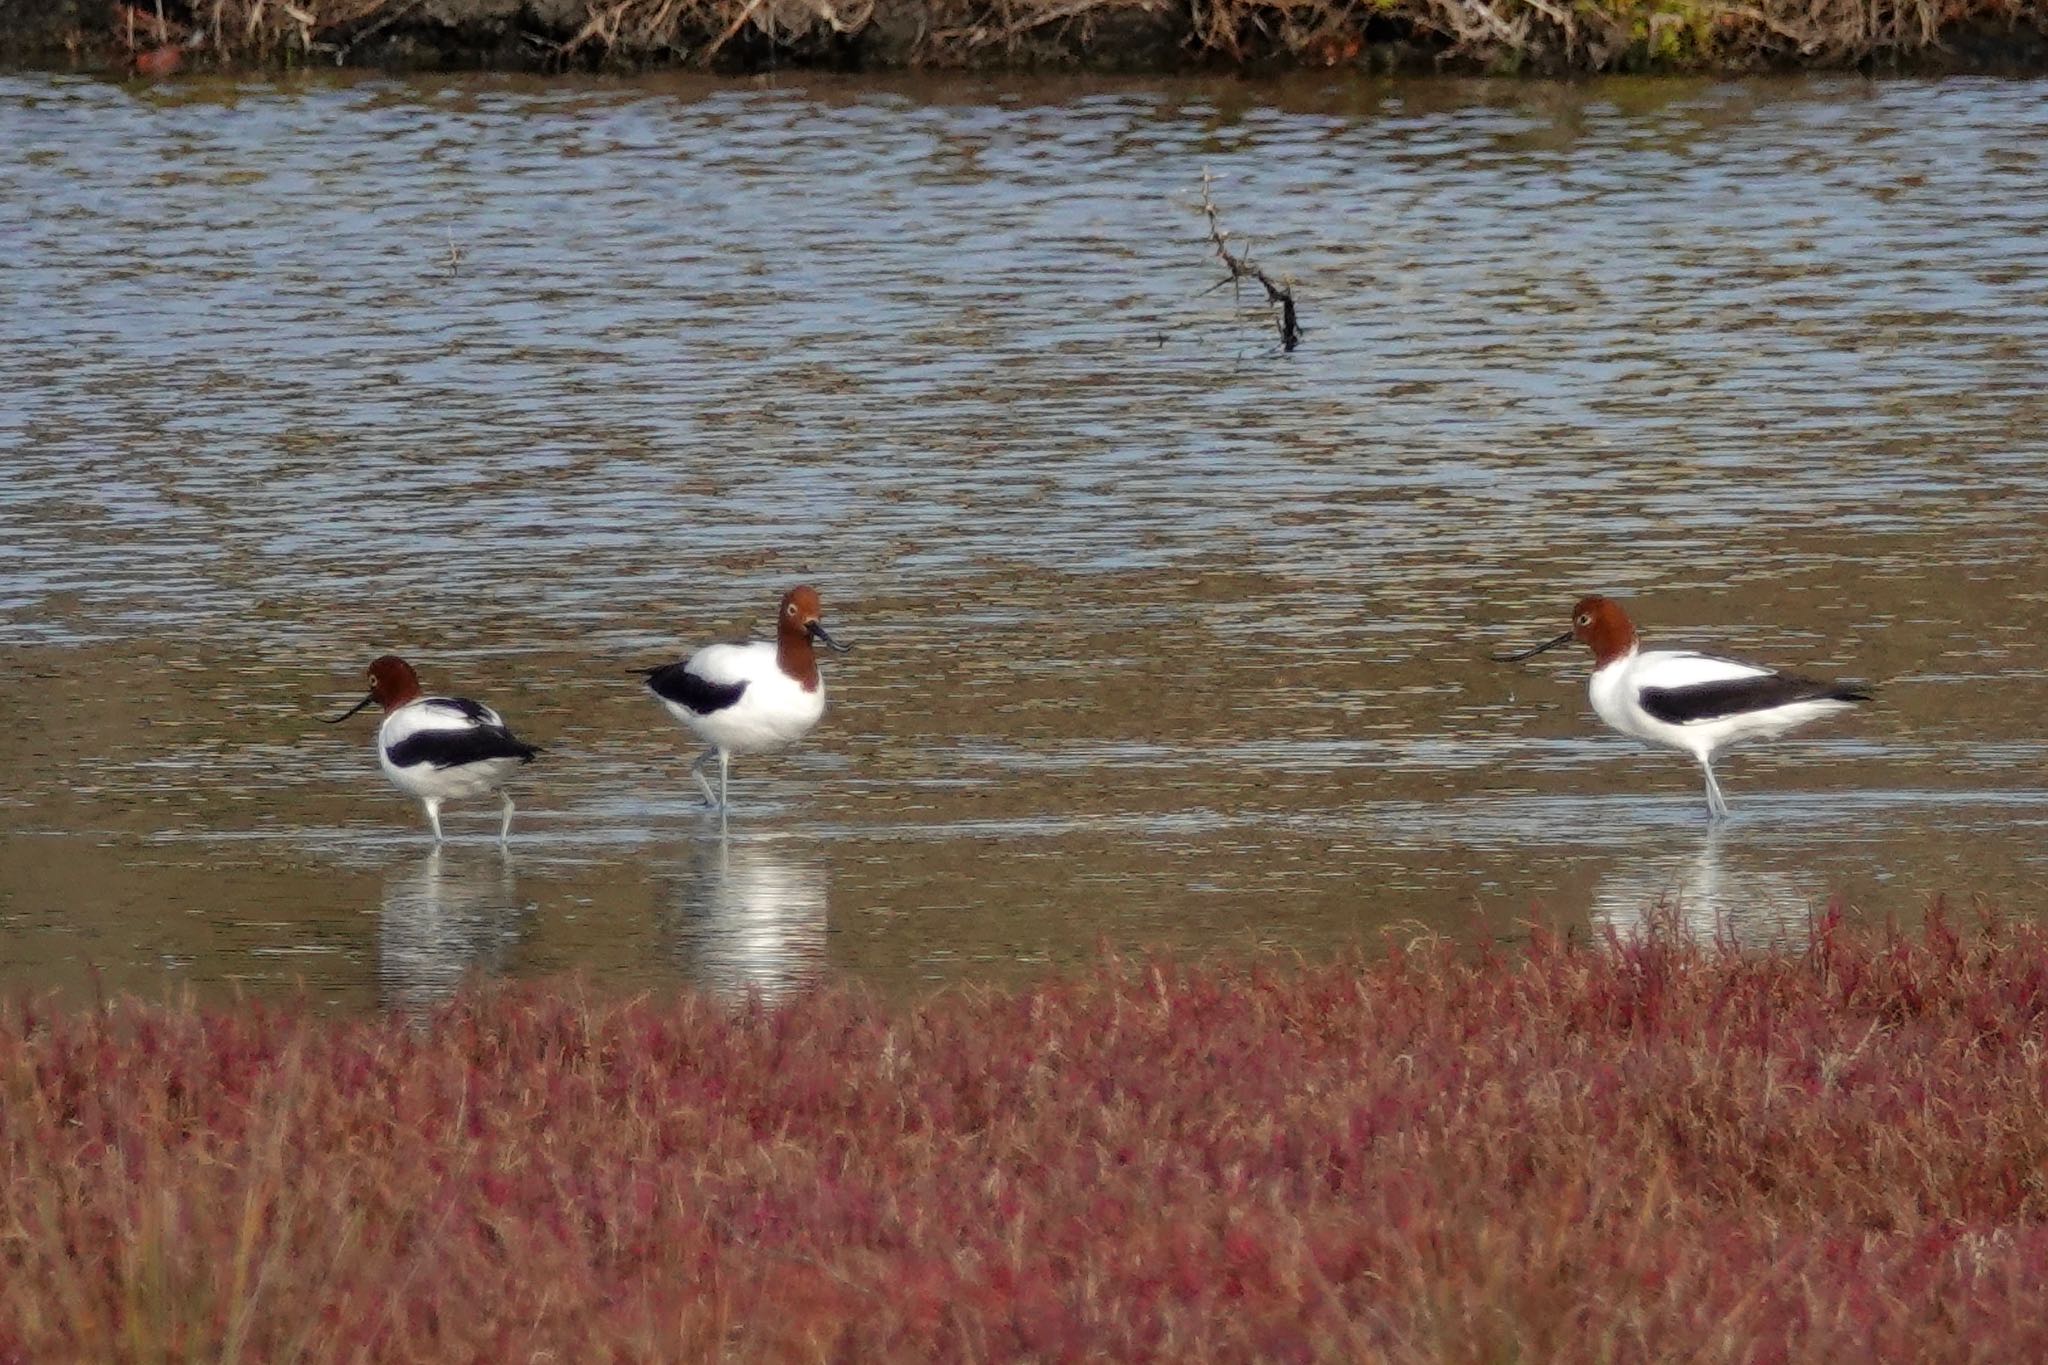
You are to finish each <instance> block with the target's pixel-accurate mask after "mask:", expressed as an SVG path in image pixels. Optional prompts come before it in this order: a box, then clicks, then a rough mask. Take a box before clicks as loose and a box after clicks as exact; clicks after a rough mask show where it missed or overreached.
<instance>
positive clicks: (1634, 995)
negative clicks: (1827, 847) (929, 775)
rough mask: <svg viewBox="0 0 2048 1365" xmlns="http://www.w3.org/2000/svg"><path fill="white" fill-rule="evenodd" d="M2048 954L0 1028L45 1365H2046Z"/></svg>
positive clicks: (1868, 940) (33, 1312) (513, 996)
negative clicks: (422, 1017) (1968, 1362)
mask: <svg viewBox="0 0 2048 1365" xmlns="http://www.w3.org/2000/svg"><path fill="white" fill-rule="evenodd" d="M2044 1015H2048V931H2044V930H2042V929H2040V928H2036V927H2032V926H2008V925H1999V924H1989V925H1984V926H1980V927H1978V928H1975V929H1972V930H1969V931H1966V932H1963V933H1960V934H1958V933H1956V932H1954V931H1952V930H1951V929H1950V928H1949V927H1948V926H1947V925H1946V924H1945V923H1943V922H1942V921H1940V920H1938V919H1937V920H1933V921H1930V922H1929V923H1928V924H1927V925H1925V926H1924V927H1923V928H1922V929H1921V930H1920V931H1918V932H1916V933H1914V934H1911V935H1898V934H1894V933H1891V932H1889V931H1885V930H1880V929H1871V928H1860V929H1859V928H1851V927H1847V926H1844V925H1843V924H1842V923H1841V922H1840V921H1839V920H1838V919H1837V918H1835V917H1833V916H1830V917H1829V918H1828V919H1826V920H1824V921H1823V922H1822V923H1821V924H1820V925H1819V926H1817V928H1816V930H1815V933H1814V937H1813V939H1812V941H1811V943H1810V944H1809V946H1808V947H1807V948H1806V950H1805V951H1803V952H1800V953H1793V954H1789V955H1744V954H1742V953H1739V952H1737V951H1735V950H1734V949H1732V948H1721V947H1702V946H1698V945H1695V944H1691V943H1687V942H1682V941H1679V940H1678V939H1677V938H1676V937H1675V936H1672V935H1652V936H1650V937H1648V938H1646V939H1644V940H1642V941H1636V942H1628V943H1608V944H1601V945H1595V946H1590V947H1588V946H1583V945H1579V946H1574V945H1571V944H1566V943H1561V942H1558V941H1556V940H1554V939H1551V938H1548V937H1543V936H1539V938H1538V939H1537V941H1536V942H1535V943H1534V944H1533V945H1532V946H1530V947H1529V948H1527V949H1526V950H1520V951H1517V952H1514V953H1511V954H1497V953H1494V952H1491V951H1476V952H1475V951H1473V950H1469V949H1463V948H1459V947H1457V946H1455V945H1449V944H1445V943H1441V942H1436V941H1430V942H1424V943H1421V944H1418V945H1409V946H1406V947H1400V946H1396V947H1394V948H1393V949H1392V950H1391V951H1390V952H1389V953H1388V954H1387V955H1386V956H1385V957H1383V958H1380V959H1376V960H1372V961H1349V962H1343V963H1338V964H1333V965H1326V966H1308V967H1302V966H1285V967H1276V966H1274V965H1272V964H1270V963H1259V962H1255V963H1250V964H1228V963H1224V964H1208V965H1190V964H1185V963H1177V962H1170V961H1144V962H1131V961H1122V962H1119V961H1111V962H1107V963H1105V964H1103V965H1102V966H1100V967H1099V968H1097V969H1096V970H1094V971H1092V972H1090V973H1086V974H1081V975H1078V976H1071V977H1067V978H1063V979H1057V980H1053V981H1049V982H1047V983H1045V984H1043V985H1041V986H1038V987H1035V988H1032V989H1028V990H1019V991H968V990H956V991H952V992H949V993H946V994H944V995H941V996H939V997H937V998H936V999H933V1000H930V1001H928V1002H926V1003H924V1004H922V1005H919V1006H917V1007H915V1008H910V1009H901V1010H892V1009H888V1008H884V1007H882V1006H880V1005H878V1004H876V1003H874V1002H873V1001H871V1000H868V999H866V998H864V997H862V996H860V995H858V994H857V993H852V992H847V991H842V990H837V989H832V990H825V991H822V992H819V993H816V994H813V995H808V996H804V997H801V998H799V999H797V1000H795V1001H793V1002H791V1003H789V1004H787V1005H786V1006H784V1007H781V1008H778V1009H773V1010H770V1009H765V1008H760V1007H750V1008H742V1009H740V1010H738V1011H736V1012H735V1011H732V1010H728V1009H723V1008H720V1007H718V1006H716V1005H714V1004H712V1003H710V1002H709V1001H707V1000H703V999H699V998H693V997H683V998H678V999H673V1000H648V999H642V1000H637V1001H630V1002H597V1001H593V1000H591V999H589V998H586V997H585V996H584V995H583V994H581V993H579V992H578V991H577V990H576V989H575V988H574V987H573V986H570V987H564V986H560V985H556V986H536V987H520V988H510V989H496V990H491V991H488V992H485V993H483V994H480V995H478V996H475V997H473V998H470V999H467V1000H465V1001H462V1002H460V1003H458V1004H457V1005H455V1006H454V1007H452V1008H450V1009H448V1010H446V1011H444V1012H442V1013H440V1014H438V1015H436V1016H434V1017H433V1018H432V1019H430V1020H428V1021H426V1022H425V1023H424V1024H421V1023H419V1022H416V1021H410V1020H406V1019H400V1018H383V1019H334V1018H323V1017H320V1016H317V1015H312V1014H307V1013H299V1012H294V1011H289V1010H287V1011H279V1010H275V1009H270V1008H264V1007H258V1006H247V1007H242V1008H237V1009H227V1010H213V1009H207V1010H200V1009H194V1008H165V1007H158V1006H142V1005H136V1004H132V1003H123V1004H119V1005H116V1006H113V1007H111V1008H107V1009H102V1010H82V1011H67V1010H58V1009H52V1008H45V1007H42V1006H36V1005H22V1004H18V1003H17V1004H15V1005H13V1006H11V1007H8V1008H7V1009H6V1010H5V1011H4V1017H0V1169H4V1171H5V1172H6V1181H5V1185H4V1188H0V1358H4V1359H34V1360H44V1359H92V1360H108V1361H113V1360H143V1359H152V1360H153V1359H161V1358H170V1357H176V1358H205V1359H234V1358H240V1359H252V1360H254V1359H263V1360H275V1359H304V1360H383V1359H408V1360H426V1359H435V1360H438V1359H498V1360H510V1359H518V1360H526V1359H558V1360H570V1359H673V1360H685V1359H706V1358H712V1357H714V1356H715V1357H717V1358H720V1359H740V1360H814V1359H819V1358H834V1359H861V1360H904V1361H909V1360H918V1361H923V1360H940V1359H949V1360H966V1359H1035V1360H1052V1359H1074V1358H1081V1357H1084V1356H1085V1357H1088V1358H1107V1359H1118V1360H1135V1359H1172V1360H1189V1361H1200V1360H1255V1359H1257V1360H1276V1359H1277V1360H1370V1359H1385V1360H1415V1361H1422V1360H1431V1361H1435V1360H1479V1359H1487V1360H1495V1359H1556V1360H1567V1359H1568V1360H1590V1359H1650V1358H1662V1359H1687V1360H1703V1361H1711V1360H1752V1359H1790V1360H1842V1359H1882V1360H1905V1359H1930V1358H1949V1359H1956V1358H1965V1357H1967V1358H1981V1359H2036V1358H2041V1357H2042V1356H2043V1354H2044V1353H2048V1320H2044V1319H2043V1317H2042V1315H2041V1314H2040V1313H2039V1312H2038V1311H2037V1299H2038V1284H2039V1281H2040V1271H2041V1267H2042V1264H2043V1262H2044V1258H2048V1052H2044V1048H2043V1045H2042V1043H2043V1023H2044Z"/></svg>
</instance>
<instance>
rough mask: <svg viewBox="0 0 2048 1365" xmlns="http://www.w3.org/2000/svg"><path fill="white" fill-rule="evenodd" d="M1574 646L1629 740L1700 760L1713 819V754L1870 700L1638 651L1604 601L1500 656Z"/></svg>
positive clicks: (1586, 605)
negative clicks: (1585, 657)
mask: <svg viewBox="0 0 2048 1365" xmlns="http://www.w3.org/2000/svg"><path fill="white" fill-rule="evenodd" d="M1573 640H1578V641H1580V642H1582V643H1584V644H1585V645H1586V646H1587V647H1589V648H1590V649H1591V650H1592V651H1593V678H1592V682H1591V683H1590V684H1589V687H1588V690H1589V691H1590V693H1591V694H1592V698H1593V710H1594V711H1595V712H1596V713H1598V715H1599V717H1600V719H1602V720H1604V721H1606V722H1607V723H1608V725H1610V726H1612V727H1613V728H1614V729H1616V730H1619V731H1621V733H1623V734H1625V735H1632V736H1634V737H1635V738H1637V739H1646V740H1648V741H1649V742H1650V743H1652V744H1663V745H1668V746H1669V747H1671V748H1673V749H1683V750H1684V751H1685V752H1687V753H1689V754H1691V755H1692V756H1693V757H1694V758H1696V759H1698V760H1699V764H1700V771H1702V772H1704V773H1705V774H1706V776H1707V813H1708V815H1709V816H1710V817H1711V818H1714V819H1719V818H1721V817H1723V816H1725V815H1727V814H1728V801H1727V799H1726V798H1725V797H1723V796H1722V795H1721V784H1720V783H1719V782H1716V781H1715V780H1714V753H1715V751H1716V750H1718V749H1721V748H1723V747H1725V746H1727V745H1730V744H1734V743H1737V742H1738V741H1741V740H1745V739H1773V738H1776V737H1777V736H1779V735H1782V734H1784V733H1785V732H1786V731H1788V730H1791V729H1795V728H1797V727H1798V726H1801V725H1804V724H1806V723H1807V722H1808V721H1815V720H1819V719H1820V718H1821V717H1823V716H1830V715H1833V714H1834V713H1835V712H1837V711H1846V710H1848V709H1849V707H1851V706H1853V705H1854V704H1855V703H1857V702H1860V701H1869V700H1870V694H1869V693H1868V692H1866V691H1864V690H1862V689H1861V688H1858V687H1851V686H1848V685H1846V684H1843V683H1835V682H1824V681H1821V680H1819V679H1816V678H1803V677H1800V676H1799V675H1798V674H1796V673H1779V672H1776V671H1774V670H1772V669H1768V668H1758V667H1757V666H1756V665H1755V664H1745V663H1738V662H1736V661H1735V660H1733V659H1717V658H1715V657H1714V656H1713V655H1711V654H1694V653H1690V652H1684V651H1678V650H1668V649H1652V650H1643V649H1640V648H1638V642H1637V639H1636V628H1635V626H1634V624H1633V623H1631V622H1630V621H1629V619H1628V613H1627V612H1625V611H1623V610H1622V609H1621V607H1620V605H1619V604H1617V603H1615V602H1611V601H1609V600H1608V599H1607V598H1605V597H1582V598H1580V599H1579V602H1578V605H1576V606H1574V607H1573V608H1572V628H1571V629H1570V630H1568V631H1566V632H1565V633H1564V634H1562V635H1560V636H1558V637H1557V638H1556V639H1555V640H1546V641H1544V642H1543V643H1542V644H1540V645H1537V646H1536V647H1535V648H1534V649H1525V650H1523V651H1522V652H1521V653H1519V654H1496V655H1495V656H1494V657H1495V658H1496V659H1498V660H1499V661H1500V662H1502V663H1515V662H1517V661H1519V660H1522V659H1529V658H1533V657H1535V656H1536V655H1538V654H1541V653H1542V652H1543V651H1544V650H1546V649H1555V648H1557V647H1558V646H1559V645H1562V644H1569V643H1570V642H1571V641H1573Z"/></svg>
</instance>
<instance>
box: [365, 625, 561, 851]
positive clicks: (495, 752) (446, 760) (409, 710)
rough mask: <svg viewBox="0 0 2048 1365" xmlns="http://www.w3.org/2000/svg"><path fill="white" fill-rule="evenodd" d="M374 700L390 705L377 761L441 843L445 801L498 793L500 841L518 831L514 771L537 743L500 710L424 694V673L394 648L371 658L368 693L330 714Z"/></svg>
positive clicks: (380, 732)
mask: <svg viewBox="0 0 2048 1365" xmlns="http://www.w3.org/2000/svg"><path fill="white" fill-rule="evenodd" d="M372 703H375V704H376V705H378V706H381V707H383V708H384V723H383V724H382V725H379V726H378V727H377V762H378V763H379V764H380V765H381V766H382V767H383V769H384V775H385V776H386V777H388V778H390V779H391V783H392V785H393V786H395V787H397V788H398V789H399V790H400V791H402V792H404V793H406V794H407V795H408V796H411V797H412V798H413V799H414V800H416V801H418V802H419V803H420V807H421V808H422V809H423V810H425V811H426V813H427V823H428V824H429V825H431V826H433V829H434V842H435V843H439V842H441V803H442V802H443V801H448V800H452V799H454V798H456V797H465V796H481V795H483V794H484V793H485V792H492V791H495V792H497V793H498V797H499V799H500V800H501V801H503V802H504V805H505V819H504V822H503V823H502V824H500V825H499V826H498V842H499V843H504V842H505V841H506V840H507V839H509V838H511V836H512V811H513V805H512V796H511V793H509V792H507V791H506V790H505V789H504V788H505V782H506V779H508V778H509V777H511V775H512V770H513V769H515V768H517V767H519V765H521V764H522V763H531V762H533V757H534V755H535V754H537V753H539V752H540V750H539V748H538V747H536V746H534V745H532V744H528V743H526V742H525V741H524V740H522V739H519V738H518V737H516V736H515V735H513V733H512V732H511V731H510V730H508V729H506V728H505V722H504V719H503V718H502V717H500V716H499V715H498V713H497V712H496V711H493V710H492V709H491V708H490V707H488V706H485V705H484V704H482V703H481V702H474V701H471V700H469V699H468V698H467V697H428V696H422V695H421V694H420V680H419V675H418V674H416V673H414V672H413V671H412V665H411V664H409V663H407V662H406V661H405V660H403V659H401V658H399V657H398V656H397V655H396V654H386V655H384V656H383V657H382V658H379V659H377V660H375V661H373V662H372V663H371V664H370V695H369V696H367V697H364V698H363V699H362V700H361V701H359V702H357V703H356V704H355V705H354V706H352V707H350V708H349V709H348V710H347V711H344V712H342V713H341V714H340V715H338V716H335V717H333V718H332V719H330V720H328V721H327V723H328V724H329V725H339V724H341V722H343V721H345V720H347V719H348V718H349V717H350V716H353V715H354V714H355V713H356V712H358V711H360V710H362V709H363V708H364V707H365V706H369V705H371V704H372Z"/></svg>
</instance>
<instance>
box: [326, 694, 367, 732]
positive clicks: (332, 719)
mask: <svg viewBox="0 0 2048 1365" xmlns="http://www.w3.org/2000/svg"><path fill="white" fill-rule="evenodd" d="M375 700H377V694H376V693H375V692H372V693H371V694H370V695H369V696H367V697H364V698H363V699H362V700H361V701H359V702H357V703H356V704H355V705H354V706H351V707H349V708H348V710H346V711H344V712H342V713H341V714H340V715H338V716H322V717H320V719H322V720H324V721H326V722H327V723H328V724H329V725H339V724H341V723H342V722H343V721H345V720H347V719H348V718H349V717H350V716H352V715H354V714H355V713H356V712H358V711H360V710H362V709H363V708H364V707H365V706H368V705H369V704H370V703H371V702H373V701H375Z"/></svg>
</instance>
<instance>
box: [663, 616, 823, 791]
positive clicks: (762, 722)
mask: <svg viewBox="0 0 2048 1365" xmlns="http://www.w3.org/2000/svg"><path fill="white" fill-rule="evenodd" d="M818 614H819V605H818V592H817V589H815V588H811V587H807V586H806V587H796V588H791V589H790V590H789V591H788V592H786V593H784V594H783V596H782V606H781V608H780V609H779V610H778V611H777V612H776V614H775V638H774V639H773V640H753V641H748V642H747V643H744V644H719V645H706V646H704V648H702V649H700V650H698V651H697V652H696V653H695V654H692V655H691V656H690V657H689V658H688V659H685V660H684V661H683V662H681V663H676V664H667V665H664V666H663V667H661V668H650V669H648V670H646V676H647V690H648V691H650V692H652V693H653V694H654V695H655V696H656V697H658V698H660V700H661V704H662V705H663V706H666V707H667V708H668V712H669V714H670V715H672V716H674V717H675V718H676V719H677V720H678V721H681V722H682V723H683V725H684V726H685V727H686V728H688V729H689V730H691V731H692V732H694V733H695V734H696V736H697V737H698V738H699V739H701V740H703V741H704V742H705V744H707V745H709V746H710V747H709V748H707V749H706V750H705V751H704V752H703V754H702V755H700V756H699V757H698V759H697V761H696V762H695V763H692V764H691V765H690V774H691V776H693V777H695V778H696V779H697V785H698V786H700V787H702V788H703V789H704V799H705V800H706V801H708V802H709V803H711V804H712V805H713V806H716V807H718V808H719V809H721V810H723V809H725V808H726V779H727V776H728V774H729V771H730V769H731V766H732V756H733V755H734V754H758V753H766V752H768V751H769V750H771V749H780V748H783V747H784V746H786V745H790V744H794V743H795V742H796V741H797V740H799V739H802V738H803V737H804V736H805V735H806V734H809V733H810V730H811V727H812V726H814V725H816V724H817V723H818V718H819V717H821V716H823V715H824V714H825V684H824V681H823V680H822V679H821V678H820V677H819V676H818V655H817V651H816V649H815V648H814V647H813V646H814V645H816V644H822V645H825V646H827V647H829V648H831V649H835V650H838V651H839V652H841V653H844V652H845V651H846V648H847V647H846V646H845V645H842V644H840V643H839V642H838V641H837V640H835V639H833V638H832V637H831V636H830V635H829V634H827V633H826V631H825V627H824V625H823V624H821V623H820V621H819V619H818ZM714 758H715V759H717V760H718V791H717V792H716V793H713V792H712V790H711V780H710V779H709V778H707V777H706V776H705V775H704V766H705V765H706V764H707V763H709V762H711V760H712V759H714Z"/></svg>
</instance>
